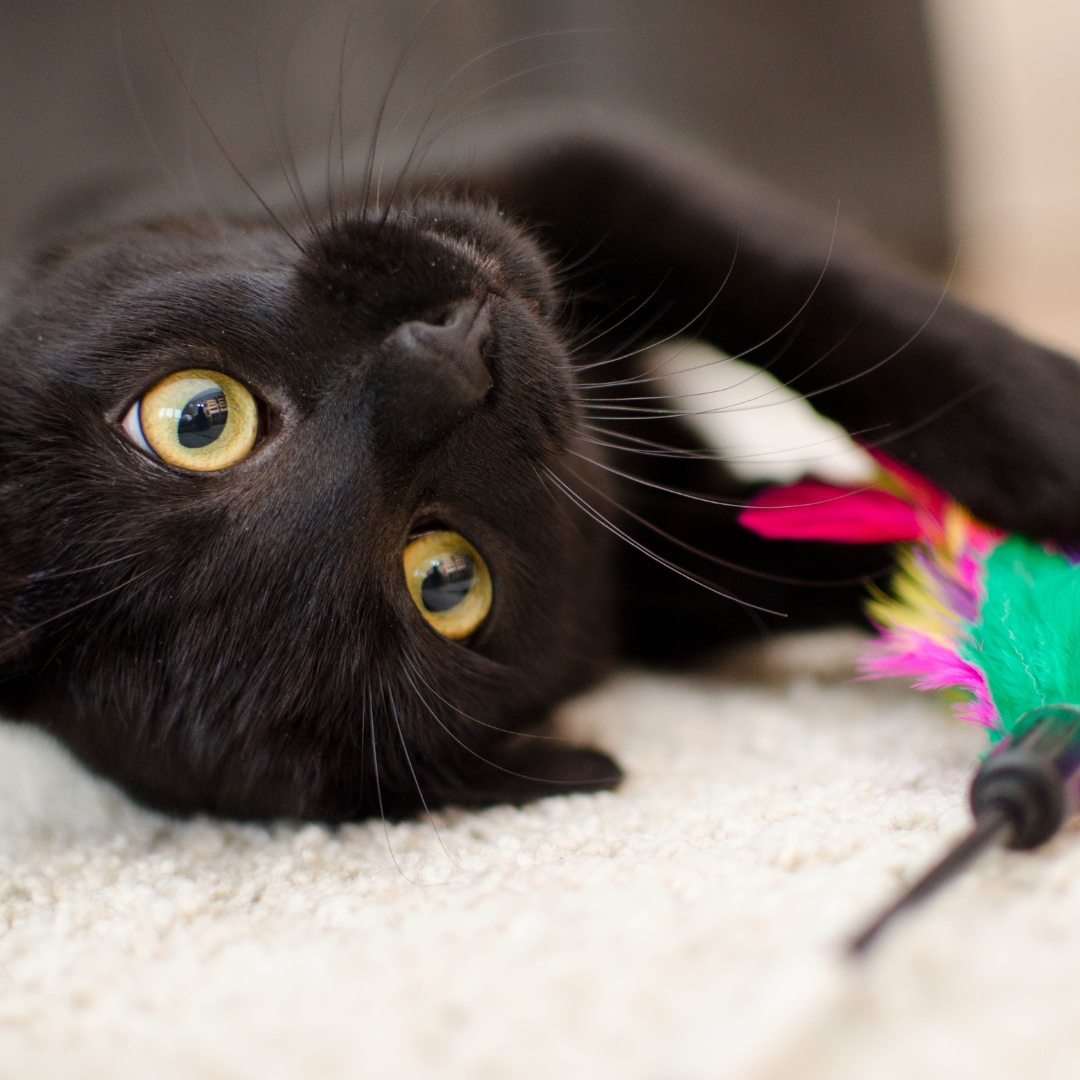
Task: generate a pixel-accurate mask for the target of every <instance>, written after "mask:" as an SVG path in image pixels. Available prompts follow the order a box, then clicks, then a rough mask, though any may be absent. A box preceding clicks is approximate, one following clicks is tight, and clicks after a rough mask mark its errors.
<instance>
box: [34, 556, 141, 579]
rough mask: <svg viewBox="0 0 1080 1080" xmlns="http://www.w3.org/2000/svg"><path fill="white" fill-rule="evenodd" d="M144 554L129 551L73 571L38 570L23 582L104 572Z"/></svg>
mask: <svg viewBox="0 0 1080 1080" xmlns="http://www.w3.org/2000/svg"><path fill="white" fill-rule="evenodd" d="M146 553H147V551H146V549H145V548H143V549H141V550H139V551H130V552H128V553H127V554H126V555H118V556H117V557H116V558H115V559H109V560H107V561H106V562H100V563H94V564H93V565H92V566H79V567H76V568H75V569H74V570H39V571H38V572H37V573H34V574H30V575H29V576H28V577H27V578H26V579H25V581H26V582H37V581H55V580H56V579H57V578H62V577H72V576H73V575H75V574H88V573H90V572H91V571H92V570H104V569H105V567H107V566H115V565H116V564H117V563H122V562H126V561H127V560H128V559H137V558H138V557H139V556H140V555H145V554H146Z"/></svg>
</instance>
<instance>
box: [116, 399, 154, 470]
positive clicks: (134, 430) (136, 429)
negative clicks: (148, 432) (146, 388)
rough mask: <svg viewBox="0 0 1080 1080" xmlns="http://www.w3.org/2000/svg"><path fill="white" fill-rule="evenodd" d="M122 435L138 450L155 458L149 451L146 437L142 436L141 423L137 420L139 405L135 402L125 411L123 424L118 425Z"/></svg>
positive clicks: (152, 452) (151, 451)
mask: <svg viewBox="0 0 1080 1080" xmlns="http://www.w3.org/2000/svg"><path fill="white" fill-rule="evenodd" d="M120 427H121V428H122V429H123V432H124V434H125V435H126V436H127V437H128V438H129V439H130V440H131V441H132V442H133V443H134V444H135V445H136V446H137V447H138V448H139V449H140V450H144V451H145V452H146V453H148V454H149V455H150V456H151V457H157V454H155V453H154V451H153V450H151V449H150V444H149V443H148V442H147V441H146V436H145V435H143V429H142V421H141V420H140V419H139V403H138V402H137V401H136V402H135V404H134V405H132V406H131V408H130V409H128V411H127V415H126V416H125V417H124V419H123V422H122V423H121V424H120Z"/></svg>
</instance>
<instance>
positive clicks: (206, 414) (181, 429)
mask: <svg viewBox="0 0 1080 1080" xmlns="http://www.w3.org/2000/svg"><path fill="white" fill-rule="evenodd" d="M228 419H229V404H228V402H227V401H226V400H225V395H224V394H223V393H222V392H221V390H220V389H218V388H216V387H215V388H214V389H213V390H204V391H203V392H202V393H201V394H196V395H195V397H193V398H192V399H191V400H190V401H189V402H188V403H187V404H186V405H185V406H184V408H183V411H182V412H181V413H180V419H179V421H178V422H177V425H176V435H177V438H178V439H179V440H180V445H181V446H187V447H190V448H195V447H199V446H209V445H210V443H212V442H213V441H214V440H215V439H216V438H217V437H218V436H219V435H220V434H221V433H222V431H224V430H225V423H226V421H227V420H228Z"/></svg>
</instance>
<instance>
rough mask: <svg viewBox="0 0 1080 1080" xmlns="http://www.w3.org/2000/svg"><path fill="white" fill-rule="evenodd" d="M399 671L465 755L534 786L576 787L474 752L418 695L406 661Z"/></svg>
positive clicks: (571, 781) (419, 694) (419, 698)
mask: <svg viewBox="0 0 1080 1080" xmlns="http://www.w3.org/2000/svg"><path fill="white" fill-rule="evenodd" d="M401 670H402V674H403V675H404V676H405V678H406V679H407V680H408V682H409V685H410V686H412V688H413V690H414V691H415V693H416V697H417V700H418V701H419V702H420V704H421V705H423V706H424V708H425V709H427V711H428V713H430V715H431V718H432V719H433V720H434V721H435V723H436V724H438V725H439V727H441V728H442V729H443V731H445V732H446V734H447V735H449V736H450V738H451V739H453V740H454V742H456V743H457V744H458V746H460V747H461V748H462V750H464V751H466V752H467V753H469V754H471V755H472V756H473V757H474V758H476V759H477V760H478V761H481V762H483V763H484V764H485V765H487V766H489V767H490V768H492V769H495V770H497V771H498V772H501V773H505V774H506V775H507V776H516V777H517V778H518V779H519V780H529V781H531V782H532V783H534V784H551V785H552V787H559V786H560V785H572V786H575V787H576V786H577V781H576V780H558V779H555V778H554V777H550V776H529V775H528V774H526V773H520V772H515V771H514V770H513V769H508V768H506V766H505V765H500V764H499V763H498V762H496V761H492V760H491V759H490V758H486V757H484V755H483V754H481V753H480V752H479V751H478V750H475V749H474V748H473V747H471V746H470V745H469V744H468V743H467V742H465V741H464V740H462V739H461V738H459V737H458V736H457V735H456V734H455V733H454V732H453V731H452V730H451V729H450V728H449V727H448V726H447V724H446V723H445V722H444V721H443V719H442V717H441V716H439V714H438V713H437V712H436V711H435V710H434V709H433V708H432V707H431V706H430V705H429V704H428V702H427V700H426V699H425V697H424V695H423V694H421V693H420V690H419V688H418V687H417V685H416V683H415V681H414V680H413V678H412V675H411V673H410V671H409V665H408V662H407V661H406V660H404V659H403V660H402V667H401ZM417 674H419V673H417Z"/></svg>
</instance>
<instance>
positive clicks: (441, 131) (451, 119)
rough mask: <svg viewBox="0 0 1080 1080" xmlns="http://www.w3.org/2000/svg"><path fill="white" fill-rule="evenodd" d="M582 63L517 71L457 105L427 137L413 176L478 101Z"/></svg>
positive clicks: (556, 63) (550, 63)
mask: <svg viewBox="0 0 1080 1080" xmlns="http://www.w3.org/2000/svg"><path fill="white" fill-rule="evenodd" d="M581 62H582V61H580V60H577V59H570V60H549V61H547V62H546V63H543V64H536V65H534V66H533V67H531V68H523V69H522V70H520V71H515V72H514V73H513V74H512V75H507V76H506V77H505V78H503V79H498V80H496V81H495V82H493V83H489V84H488V85H487V86H485V87H484V89H483V90H479V91H477V92H476V93H475V94H473V95H472V97H470V98H466V100H465V101H463V102H461V103H460V104H459V105H457V106H456V107H455V108H454V110H453V111H452V112H451V113H450V114H449V115H448V116H447V117H446V118H445V119H444V120H443V121H442V123H441V124H440V126H439V127H438V128H437V129H436V130H435V131H434V132H433V133H432V134H431V135H429V136H428V137H427V140H426V144H425V146H424V149H423V150H422V151H421V152H420V154H419V156H418V157H417V159H416V161H415V162H414V163H413V164H412V166H411V167H412V171H413V175H414V176H416V175H417V174H418V173H419V172H420V170H421V169H422V168H423V167H424V162H425V161H426V160H427V155H428V154H429V153H430V152H431V150H432V149H433V147H434V146H435V144H436V143H437V142H438V140H439V139H441V138H442V137H443V135H445V134H446V133H447V132H448V131H451V130H452V129H453V127H454V125H455V124H457V123H458V121H459V120H460V119H461V116H462V114H463V113H464V112H465V111H466V110H467V109H469V108H471V107H472V106H473V105H475V104H476V103H477V102H478V101H480V100H482V99H483V98H484V97H486V96H487V95H488V94H490V93H491V92H492V91H493V90H498V89H499V88H500V87H503V86H507V85H509V84H510V83H512V82H516V81H517V80H519V79H524V78H526V77H527V76H529V75H535V74H536V73H537V72H538V71H548V70H550V69H551V68H554V67H562V66H566V65H568V64H580V63H581ZM440 102H441V97H440V99H439V100H437V101H436V102H435V104H434V105H433V106H432V109H431V112H430V113H429V114H428V118H427V121H425V123H424V127H422V128H421V129H420V134H419V136H418V137H417V145H419V142H420V140H421V139H423V137H424V128H426V127H427V124H428V123H430V121H431V119H432V118H433V116H434V114H435V112H436V110H437V109H438V107H439V104H440ZM499 107H500V108H506V109H508V108H511V107H512V106H511V105H510V104H502V105H500V106H499ZM410 157H411V155H410ZM408 167H409V164H408V162H407V163H406V168H408Z"/></svg>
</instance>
